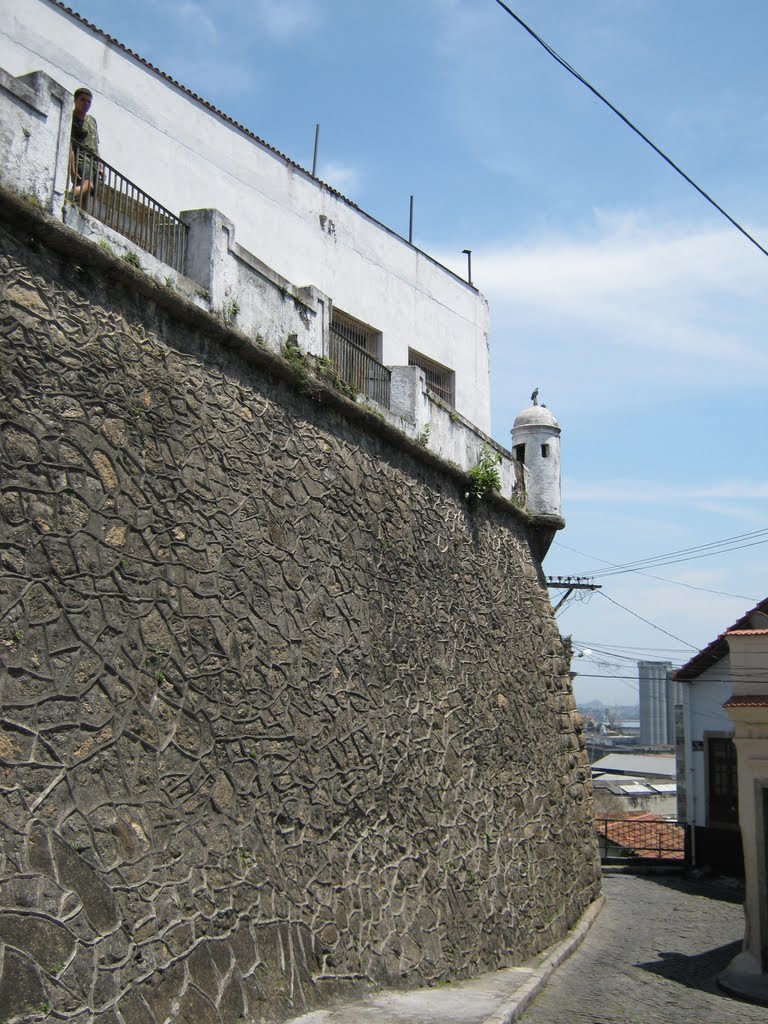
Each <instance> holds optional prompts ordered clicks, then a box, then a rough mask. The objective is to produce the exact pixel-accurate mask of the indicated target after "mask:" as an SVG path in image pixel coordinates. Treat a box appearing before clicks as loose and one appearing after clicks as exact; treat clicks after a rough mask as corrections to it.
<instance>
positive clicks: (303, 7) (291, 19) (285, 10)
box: [243, 0, 320, 39]
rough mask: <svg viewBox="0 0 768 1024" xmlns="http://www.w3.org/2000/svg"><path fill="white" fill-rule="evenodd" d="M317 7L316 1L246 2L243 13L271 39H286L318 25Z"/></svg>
mask: <svg viewBox="0 0 768 1024" xmlns="http://www.w3.org/2000/svg"><path fill="white" fill-rule="evenodd" d="M319 7H320V5H319V4H318V3H317V2H316V0H315V2H313V0H247V3H246V5H244V7H243V13H244V14H245V13H246V12H247V13H248V16H249V17H250V18H251V19H253V20H255V21H257V22H258V24H259V25H260V26H261V28H262V29H263V30H264V31H265V32H267V33H268V35H270V36H271V37H272V38H273V39H288V38H290V37H291V36H294V35H296V34H297V33H298V32H305V31H307V30H309V29H310V28H313V27H315V26H316V25H317V24H318V22H319V21H320V12H319Z"/></svg>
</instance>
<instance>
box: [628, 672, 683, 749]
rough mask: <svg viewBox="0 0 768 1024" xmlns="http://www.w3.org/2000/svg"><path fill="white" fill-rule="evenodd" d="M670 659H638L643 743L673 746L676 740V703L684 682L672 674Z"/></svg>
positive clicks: (679, 698)
mask: <svg viewBox="0 0 768 1024" xmlns="http://www.w3.org/2000/svg"><path fill="white" fill-rule="evenodd" d="M671 669H672V662H670V661H638V663H637V670H638V675H639V683H640V743H641V744H642V745H643V746H648V747H658V746H661V747H665V746H666V747H671V746H672V745H673V744H674V742H675V705H676V704H679V703H680V702H681V690H680V684H679V683H677V682H676V681H675V680H674V679H672V678H671V675H670V672H671Z"/></svg>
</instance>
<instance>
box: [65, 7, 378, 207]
mask: <svg viewBox="0 0 768 1024" xmlns="http://www.w3.org/2000/svg"><path fill="white" fill-rule="evenodd" d="M48 2H49V3H51V4H52V5H53V6H54V7H58V8H59V10H61V11H65V12H66V13H67V14H68V15H69V16H70V17H71V18H74V19H75V21H79V22H80V24H81V25H85V26H86V27H87V28H89V29H90V30H91V31H92V32H95V33H96V34H97V35H99V36H101V38H102V39H106V40H107V42H108V43H111V44H112V45H113V46H116V47H117V48H118V49H119V50H122V51H123V53H127V54H128V56H129V57H132V58H133V59H134V60H136V61H138V62H139V64H143V65H144V67H145V68H149V70H150V71H153V72H154V73H155V74H156V75H159V76H160V78H164V79H165V81H166V82H170V84H171V85H173V86H174V87H175V88H177V89H179V90H180V91H181V92H183V93H184V94H185V95H187V96H189V97H190V98H191V99H193V100H195V101H196V102H197V103H200V104H201V105H202V106H204V107H205V108H206V109H207V110H210V111H211V113H212V114H216V116H217V117H220V118H221V119H222V121H226V122H227V124H231V125H232V126H233V127H234V128H237V129H238V131H241V132H242V133H243V134H244V135H247V136H248V138H249V139H253V141H254V142H258V144H259V145H260V146H263V147H264V148H265V149H268V150H269V151H270V153H274V154H275V156H278V157H280V159H281V160H284V161H285V162H286V163H287V164H290V166H291V167H295V168H296V170H298V171H302V172H303V173H304V174H306V175H307V177H308V178H312V180H313V181H316V182H318V184H320V185H322V186H323V188H327V189H328V191H329V192H332V193H333V195H335V196H338V198H339V199H341V200H342V201H343V202H345V203H347V205H348V206H352V207H353V208H354V209H355V210H360V207H359V206H358V205H357V203H354V202H352V200H351V199H350V198H349V197H348V196H345V195H344V194H343V193H342V192H339V191H338V190H337V189H335V188H333V186H332V185H329V184H328V182H327V181H323V180H322V179H321V178H318V177H316V176H315V175H313V174H312V173H311V172H310V171H308V170H307V169H306V167H302V166H301V164H297V163H296V161H295V160H291V158H290V157H289V156H286V155H285V153H281V152H280V150H279V149H275V147H274V146H270V144H269V143H268V142H266V141H265V140H264V139H262V138H260V137H259V136H258V135H256V134H255V133H254V132H252V131H251V130H250V128H246V127H245V125H244V124H241V123H240V122H239V121H235V119H234V118H232V117H230V116H229V114H225V113H224V111H223V110H220V109H219V108H218V107H214V105H213V104H212V103H209V102H208V100H206V99H204V98H203V97H202V96H198V94H197V93H196V92H192V90H191V89H188V88H187V87H186V85H182V83H181V82H179V81H177V80H176V79H175V78H173V77H172V76H171V75H169V74H168V73H167V72H165V71H162V70H161V69H160V68H159V67H157V66H156V65H155V64H152V63H150V61H148V60H146V58H144V57H142V56H141V54H139V53H136V51H135V50H132V49H131V48H130V47H129V46H126V45H125V43H121V42H120V40H119V39H115V37H114V36H111V35H110V34H109V33H108V32H105V31H104V30H103V29H100V28H99V26H98V25H94V23H93V22H92V21H88V19H87V18H84V17H83V16H82V14H78V13H77V11H75V10H73V9H72V8H71V7H67V5H66V4H64V3H62V2H61V0H48ZM361 212H363V211H362V210H361Z"/></svg>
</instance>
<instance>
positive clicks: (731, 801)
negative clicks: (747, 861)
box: [674, 599, 768, 875]
mask: <svg viewBox="0 0 768 1024" xmlns="http://www.w3.org/2000/svg"><path fill="white" fill-rule="evenodd" d="M767 624H768V599H766V600H764V601H761V602H760V603H759V604H758V605H756V606H755V607H754V608H752V609H751V610H750V611H748V612H747V613H746V614H745V615H743V616H742V617H741V618H740V619H739V620H738V621H737V622H735V623H734V624H733V625H732V626H731V627H730V629H728V630H726V631H725V632H724V633H721V634H720V636H718V637H717V638H716V639H715V640H713V641H712V643H710V644H708V645H707V646H706V647H705V648H703V650H701V651H699V652H698V654H695V655H694V656H693V658H691V660H690V661H689V662H688V663H687V664H685V665H683V667H682V668H680V669H678V670H677V672H676V673H675V674H674V678H675V679H676V680H678V681H679V682H681V683H682V684H683V704H682V719H683V737H682V740H680V738H679V737H678V745H677V749H678V816H679V819H680V821H686V822H688V823H689V824H691V825H692V826H693V836H692V855H693V860H694V863H695V864H696V865H697V866H699V867H705V866H707V867H711V868H713V869H715V870H718V871H723V872H725V873H729V874H739V875H741V874H742V873H743V870H744V866H743V853H742V842H741V834H740V830H739V797H738V773H737V755H736V747H735V745H734V742H733V734H734V727H733V722H732V720H731V718H730V717H729V715H728V713H727V711H726V710H725V708H724V705H725V704H726V702H727V701H728V699H729V698H730V697H731V695H732V693H733V692H734V673H733V669H732V658H731V652H730V649H729V645H728V638H727V634H728V633H730V632H732V631H734V630H743V629H748V630H749V629H756V628H759V627H760V626H763V625H767Z"/></svg>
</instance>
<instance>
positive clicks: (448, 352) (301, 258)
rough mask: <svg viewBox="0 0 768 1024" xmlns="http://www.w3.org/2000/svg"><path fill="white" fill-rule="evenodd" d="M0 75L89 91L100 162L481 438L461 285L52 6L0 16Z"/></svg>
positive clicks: (483, 328) (482, 419)
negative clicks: (283, 282) (451, 409)
mask: <svg viewBox="0 0 768 1024" xmlns="http://www.w3.org/2000/svg"><path fill="white" fill-rule="evenodd" d="M0 66H2V67H4V68H6V69H7V70H8V71H9V72H10V73H11V74H12V75H16V76H18V75H23V74H26V73H28V72H31V71H37V70H42V71H45V72H47V73H48V74H49V75H50V76H51V77H52V78H54V79H55V80H56V81H58V82H60V83H61V84H62V85H64V86H66V87H67V88H69V89H70V90H74V89H75V88H76V87H77V86H78V85H82V84H87V85H88V86H89V88H91V90H92V91H93V94H94V102H93V107H92V111H91V112H92V113H93V115H94V116H95V117H96V119H97V121H98V125H99V134H100V138H101V155H102V156H103V157H104V159H105V160H106V161H107V162H108V163H110V164H112V165H113V166H115V167H116V168H117V169H118V170H119V171H120V172H121V173H123V174H125V175H126V176H127V177H128V178H130V179H132V180H133V181H135V182H136V183H137V184H138V185H139V186H140V187H142V188H143V189H144V190H145V191H146V192H148V193H149V194H150V195H152V196H153V197H154V198H155V199H156V200H158V201H159V202H160V203H162V204H163V205H164V206H166V207H167V208H168V209H169V210H171V211H172V212H174V213H179V212H180V211H182V210H187V209H190V210H191V209H203V208H211V207H215V208H216V209H219V210H221V211H222V213H223V214H225V216H227V217H229V218H230V219H231V220H232V221H233V222H234V223H235V224H236V225H237V230H238V241H239V242H240V243H241V244H242V245H243V246H244V247H245V248H247V249H248V250H250V251H251V252H252V253H254V254H255V255H256V256H257V257H258V258H259V259H261V260H263V261H264V262H265V263H267V264H268V265H269V266H271V267H272V268H274V270H275V271H276V272H277V273H278V274H280V275H282V276H283V277H285V278H287V279H288V280H290V281H292V282H293V283H294V284H295V285H296V286H298V287H304V286H314V287H315V288H317V289H319V290H320V291H321V292H323V293H325V294H326V295H328V296H329V297H330V298H331V300H332V301H333V303H334V305H335V306H336V307H337V308H339V309H342V310H344V311H345V312H346V313H349V314H351V315H352V316H354V317H356V318H357V319H358V320H361V321H363V322H364V323H366V324H369V325H370V326H371V327H374V328H375V329H376V330H378V331H381V332H382V346H383V347H382V353H381V358H382V361H383V362H384V363H386V364H387V365H404V364H407V362H408V348H409V347H411V348H414V349H416V350H417V351H419V352H421V353H423V354H424V355H426V356H428V357H429V358H431V359H433V360H435V361H436V362H438V363H440V364H442V365H444V366H446V367H449V368H450V369H452V370H454V371H455V375H456V408H457V410H458V411H459V412H460V413H461V414H462V415H463V416H465V417H466V418H467V419H468V420H469V421H470V422H472V423H474V424H476V425H477V426H478V427H479V428H480V429H481V430H483V431H485V432H488V431H489V430H490V371H489V342H488V307H487V303H486V301H485V299H484V298H483V297H482V296H481V295H480V294H479V293H478V292H477V291H476V290H475V289H474V288H471V287H470V286H469V285H468V284H467V283H466V282H463V281H461V280H460V279H459V278H458V277H456V276H455V275H454V274H452V273H451V272H450V271H448V270H446V269H445V268H444V267H441V266H440V265H439V264H437V263H436V262H435V261H434V260H432V259H430V258H429V257H428V256H427V255H425V254H424V253H422V252H420V251H419V250H418V249H416V248H415V247H414V246H412V245H409V244H408V243H407V242H406V241H405V240H403V239H402V238H400V237H399V236H398V235H396V234H395V233H394V232H392V231H390V230H389V229H387V228H385V227H384V226H383V225H381V224H379V223H378V222H376V221H375V220H374V219H373V218H371V217H370V216H368V215H367V214H365V213H364V212H362V211H361V210H359V209H358V208H357V207H355V206H354V205H352V204H351V203H349V202H347V201H346V200H345V199H343V198H342V197H341V196H339V195H338V194H337V193H334V192H333V191H332V190H331V189H329V188H328V187H327V186H324V185H323V184H322V183H320V182H318V181H317V180H316V179H313V178H312V176H311V175H310V174H309V173H308V172H306V171H303V170H302V169H300V168H298V167H296V166H295V165H294V164H292V163H291V162H290V161H289V160H287V159H286V158H285V157H282V156H281V155H280V154H277V153H275V152H274V151H272V150H270V149H269V147H268V146H266V145H263V144H261V143H260V142H258V141H257V140H255V139H253V138H251V137H250V136H249V135H248V134H247V133H246V132H245V131H244V130H242V129H240V128H238V127H236V126H235V125H233V124H230V123H228V122H227V121H226V120H225V118H223V117H222V116H221V115H219V114H216V113H215V112H213V111H212V110H210V109H209V108H207V107H206V106H205V104H204V103H203V102H201V101H199V100H196V99H194V98H193V97H191V96H190V95H189V94H187V93H185V92H184V91H183V90H182V89H181V88H179V87H178V86H176V85H174V84H173V83H172V82H170V81H168V80H167V79H165V78H164V77H163V76H162V75H160V74H159V73H157V72H154V71H152V70H151V69H149V68H148V67H147V66H146V65H145V64H143V63H142V62H141V61H140V60H138V59H137V58H135V57H132V56H131V55H130V54H128V53H127V52H125V51H124V50H122V49H121V48H120V47H119V46H117V45H116V44H114V43H111V42H109V40H108V39H106V37H105V36H104V35H102V34H101V33H99V32H97V31H95V30H93V29H90V28H88V27H87V26H86V25H85V24H83V22H81V21H79V20H77V19H76V18H75V17H73V16H72V15H70V14H67V13H66V12H65V11H64V10H62V9H61V8H60V7H57V6H55V5H54V4H53V3H51V2H49V0H16V3H14V4H10V3H6V4H3V5H2V6H0Z"/></svg>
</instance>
